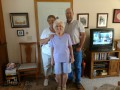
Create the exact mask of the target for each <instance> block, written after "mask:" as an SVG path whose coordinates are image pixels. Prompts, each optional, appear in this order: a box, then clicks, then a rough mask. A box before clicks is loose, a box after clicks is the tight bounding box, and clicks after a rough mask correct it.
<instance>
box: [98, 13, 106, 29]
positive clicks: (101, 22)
mask: <svg viewBox="0 0 120 90" xmlns="http://www.w3.org/2000/svg"><path fill="white" fill-rule="evenodd" d="M107 23H108V13H97V27H98V28H99V27H100V28H101V27H107Z"/></svg>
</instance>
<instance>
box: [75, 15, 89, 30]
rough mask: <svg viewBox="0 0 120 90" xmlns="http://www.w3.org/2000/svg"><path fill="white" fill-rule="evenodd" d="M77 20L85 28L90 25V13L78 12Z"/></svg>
mask: <svg viewBox="0 0 120 90" xmlns="http://www.w3.org/2000/svg"><path fill="white" fill-rule="evenodd" d="M77 20H79V21H80V22H81V23H82V24H83V26H84V27H85V28H88V27H89V13H78V14H77Z"/></svg>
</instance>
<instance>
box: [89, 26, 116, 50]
mask: <svg viewBox="0 0 120 90" xmlns="http://www.w3.org/2000/svg"><path fill="white" fill-rule="evenodd" d="M113 38H114V29H113V28H95V29H90V50H91V51H110V50H112V46H113Z"/></svg>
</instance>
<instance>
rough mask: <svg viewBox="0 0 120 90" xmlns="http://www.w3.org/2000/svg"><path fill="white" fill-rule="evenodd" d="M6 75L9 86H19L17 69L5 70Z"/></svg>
mask: <svg viewBox="0 0 120 90" xmlns="http://www.w3.org/2000/svg"><path fill="white" fill-rule="evenodd" d="M5 75H6V82H7V84H8V85H17V84H18V78H17V74H16V68H14V69H11V70H5Z"/></svg>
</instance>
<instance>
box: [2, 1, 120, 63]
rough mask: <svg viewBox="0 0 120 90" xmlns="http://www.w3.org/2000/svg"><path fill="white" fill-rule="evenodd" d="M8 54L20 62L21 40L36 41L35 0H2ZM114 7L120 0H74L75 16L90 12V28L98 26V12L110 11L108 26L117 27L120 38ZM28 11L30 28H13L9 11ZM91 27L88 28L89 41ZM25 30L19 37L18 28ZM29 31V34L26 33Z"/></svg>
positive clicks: (118, 4) (119, 6)
mask: <svg viewBox="0 0 120 90" xmlns="http://www.w3.org/2000/svg"><path fill="white" fill-rule="evenodd" d="M2 7H3V15H4V23H5V32H6V39H7V44H8V56H9V60H10V62H18V60H19V59H20V56H19V45H18V43H19V42H20V41H36V30H35V29H36V28H35V14H34V0H2ZM113 9H120V0H99V1H98V0H89V1H88V0H73V10H74V14H75V15H74V18H75V19H76V15H77V13H89V28H96V21H97V17H96V16H97V13H109V16H108V27H111V28H114V29H115V38H117V39H118V38H120V35H119V34H120V24H119V23H112V17H113ZM16 12H28V13H29V21H30V27H29V28H11V25H10V19H9V13H16ZM89 28H88V29H86V33H87V41H86V46H87V43H89ZM21 29H23V30H25V36H23V37H18V36H17V34H16V33H17V30H21ZM26 32H28V34H26Z"/></svg>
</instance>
